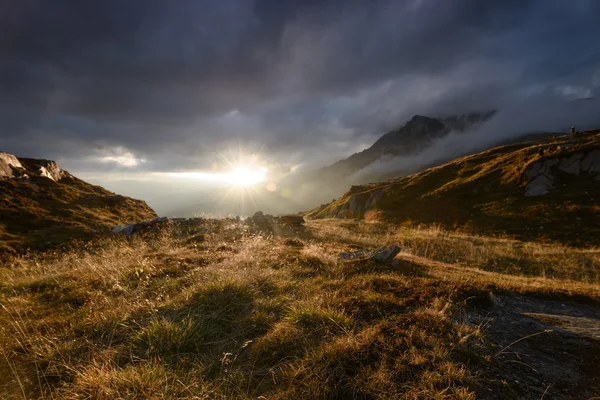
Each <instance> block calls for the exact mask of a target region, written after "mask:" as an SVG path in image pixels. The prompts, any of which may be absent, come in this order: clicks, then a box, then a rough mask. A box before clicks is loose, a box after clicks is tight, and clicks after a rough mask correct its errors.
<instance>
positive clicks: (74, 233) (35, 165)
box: [0, 153, 156, 252]
mask: <svg viewBox="0 0 600 400" xmlns="http://www.w3.org/2000/svg"><path fill="white" fill-rule="evenodd" d="M155 217H156V213H155V212H154V211H153V210H152V209H151V208H150V207H148V205H147V204H146V203H145V202H144V201H140V200H134V199H131V198H128V197H125V196H120V195H116V194H115V193H113V192H110V191H108V190H106V189H104V188H102V187H100V186H94V185H90V184H89V183H87V182H84V181H82V180H81V179H78V178H76V177H75V176H73V175H71V174H70V173H68V172H67V171H64V170H62V169H61V168H60V167H59V166H58V164H56V162H54V161H49V160H35V159H29V158H17V157H15V156H13V155H12V154H8V153H0V252H3V251H4V252H6V251H8V252H14V251H23V250H25V249H26V248H35V249H45V248H50V247H54V246H56V245H58V244H61V243H64V242H66V241H69V240H71V239H89V238H91V237H93V236H94V235H95V234H96V233H104V232H109V231H110V228H111V227H113V226H115V225H120V224H125V223H131V222H138V221H143V220H148V219H152V218H155Z"/></svg>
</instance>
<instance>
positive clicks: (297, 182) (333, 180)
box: [280, 111, 495, 206]
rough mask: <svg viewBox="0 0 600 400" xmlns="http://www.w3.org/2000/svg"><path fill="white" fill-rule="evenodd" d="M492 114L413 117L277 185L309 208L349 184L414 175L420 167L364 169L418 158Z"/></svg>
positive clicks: (429, 162)
mask: <svg viewBox="0 0 600 400" xmlns="http://www.w3.org/2000/svg"><path fill="white" fill-rule="evenodd" d="M494 114H495V111H488V112H482V113H471V114H463V115H458V116H452V117H446V118H430V117H426V116H422V115H415V116H413V117H412V118H411V119H410V120H409V121H407V122H406V123H405V124H404V125H403V126H402V127H399V128H398V129H394V130H392V131H389V132H387V133H385V134H384V135H383V136H381V137H380V138H379V139H378V140H377V141H376V142H375V143H374V144H373V145H372V146H371V147H369V148H367V149H365V150H363V151H361V152H359V153H355V154H352V155H351V156H350V157H348V158H346V159H343V160H340V161H337V162H335V163H334V164H332V165H329V166H327V167H323V168H320V169H316V170H311V171H306V172H303V173H299V174H296V175H290V176H289V177H287V178H285V179H283V180H282V181H281V182H280V184H281V186H284V187H288V188H292V189H293V190H294V192H295V193H297V196H296V197H295V198H296V199H297V200H298V202H301V203H302V204H311V206H312V205H313V204H315V203H318V202H322V201H326V200H328V199H331V198H332V197H337V196H339V195H340V194H341V193H343V191H344V190H345V188H347V187H348V185H350V184H357V183H364V182H370V181H371V182H373V181H378V180H383V179H389V178H391V177H395V176H396V177H397V176H400V175H406V174H410V173H414V172H416V171H418V170H420V169H422V168H423V165H419V166H415V167H402V168H400V167H398V168H392V170H391V171H389V170H386V171H385V172H383V171H379V170H378V169H377V168H373V169H372V170H371V171H368V170H367V169H365V168H367V167H370V166H372V165H373V164H374V163H376V162H378V161H385V162H388V161H390V160H392V159H394V158H395V157H402V156H414V155H415V154H419V153H420V152H421V151H423V150H425V149H427V148H428V147H429V146H431V145H432V144H433V143H434V142H435V141H436V140H438V139H440V138H443V137H444V136H446V135H448V134H449V133H450V132H455V133H462V132H466V131H469V130H470V129H474V128H476V127H478V126H480V125H481V124H482V123H484V122H485V121H487V120H488V119H490V118H491V117H492V116H493V115H494ZM426 161H427V165H426V166H433V165H436V164H438V163H441V162H445V161H448V159H443V160H440V159H432V160H426Z"/></svg>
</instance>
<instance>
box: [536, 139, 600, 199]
mask: <svg viewBox="0 0 600 400" xmlns="http://www.w3.org/2000/svg"><path fill="white" fill-rule="evenodd" d="M557 170H558V171H561V172H563V173H566V174H570V175H579V174H581V173H588V174H590V175H591V176H592V177H593V178H594V179H595V180H600V149H596V150H592V151H590V152H588V153H583V152H579V153H573V154H570V155H568V156H565V157H553V158H548V159H545V160H544V159H542V160H539V161H535V162H533V163H531V164H530V165H529V166H528V167H527V168H526V169H525V177H526V180H527V184H526V186H525V196H528V197H529V196H542V195H545V194H546V193H548V192H549V191H550V190H552V189H554V183H555V179H556V176H555V175H556V174H555V171H557Z"/></svg>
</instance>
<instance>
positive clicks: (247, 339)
mask: <svg viewBox="0 0 600 400" xmlns="http://www.w3.org/2000/svg"><path fill="white" fill-rule="evenodd" d="M311 231H312V234H307V235H306V236H305V237H301V238H287V239H286V238H278V237H262V236H255V235H252V234H249V233H247V232H245V231H244V229H243V226H242V225H241V224H239V223H237V222H235V221H206V222H205V223H204V224H203V225H198V226H197V227H195V228H194V229H193V230H192V231H191V232H187V233H185V234H183V233H182V232H175V231H173V232H162V233H161V234H157V235H155V236H153V237H146V238H135V239H133V240H126V239H123V238H121V239H106V240H103V241H100V242H98V243H95V244H93V245H90V246H88V248H84V249H79V250H73V251H71V252H69V253H64V254H63V253H49V254H45V255H37V256H31V257H13V258H10V259H8V260H7V262H6V263H5V264H4V265H3V266H2V267H1V268H0V304H1V306H2V307H1V310H0V397H1V398H3V399H81V398H86V399H183V398H198V399H204V398H206V399H209V398H210V399H215V398H217V399H218V398H223V399H225V398H228V399H229V398H239V399H245V398H248V399H250V398H253V399H256V398H267V399H289V398H307V399H308V398H310V399H320V398H322V399H326V398H327V399H332V398H364V399H375V398H386V399H387V398H422V399H430V398H438V399H473V398H476V397H477V396H478V390H480V388H481V387H482V385H492V386H493V385H495V383H494V382H487V381H486V380H485V378H483V377H482V376H480V375H479V373H478V371H479V369H480V368H481V367H482V366H490V365H493V350H492V349H490V347H489V345H488V344H487V343H486V341H485V335H484V333H483V331H482V330H481V328H480V327H479V326H477V325H473V324H467V323H465V322H464V321H462V320H460V319H459V318H457V315H459V314H460V313H462V312H464V311H466V310H468V309H469V308H470V307H473V306H474V304H475V306H477V307H480V306H483V307H485V306H486V302H488V301H489V297H490V291H491V290H500V289H502V290H514V291H521V292H523V293H525V292H527V293H529V292H531V293H537V294H538V295H539V294H544V293H546V294H550V295H551V294H553V293H562V294H564V295H570V294H573V293H576V294H579V295H582V296H588V297H589V298H590V299H591V300H592V301H593V300H594V299H597V298H599V297H600V296H599V295H598V292H597V291H596V292H593V290H592V288H593V285H590V284H586V283H584V280H582V282H572V281H561V280H550V279H547V277H546V278H543V277H540V278H536V279H532V278H527V277H515V276H513V275H508V274H505V275H501V274H497V273H494V272H486V271H479V270H477V269H473V268H469V267H466V266H463V264H465V265H466V264H468V263H470V262H471V260H480V261H478V262H479V264H478V265H477V266H478V267H480V268H482V269H490V270H491V268H486V267H485V265H487V264H486V263H487V262H489V260H491V259H492V258H493V257H494V255H495V254H508V253H502V251H504V250H501V249H503V247H502V246H508V244H502V243H503V242H502V241H498V244H497V245H496V244H493V243H494V242H493V241H490V245H493V246H497V247H496V250H494V251H491V252H489V253H483V250H481V251H479V250H476V249H477V248H478V245H476V244H473V245H472V247H468V246H466V245H465V248H464V249H463V250H461V251H460V252H458V253H456V254H458V255H459V256H460V257H463V259H462V261H461V262H459V263H456V262H455V261H452V265H448V264H443V263H442V262H441V261H444V262H448V261H451V260H449V259H444V258H443V257H444V256H443V255H444V254H446V253H445V251H444V250H443V249H444V248H443V246H446V247H448V246H450V247H451V246H452V245H451V244H449V243H453V241H454V242H455V243H462V242H463V241H467V238H466V237H461V236H453V235H449V234H445V233H443V232H439V233H435V232H434V231H419V230H411V231H406V230H401V231H396V230H394V229H393V227H390V226H384V225H367V224H353V223H339V224H338V223H336V224H334V223H327V222H319V223H313V224H311ZM399 239H402V242H403V244H404V246H405V251H409V252H410V253H412V254H408V253H405V254H403V255H402V257H401V264H400V265H399V266H395V267H393V268H392V267H390V266H388V265H382V264H375V263H368V262H367V263H365V262H360V261H358V262H348V263H346V262H344V263H338V262H337V260H336V255H337V252H339V251H341V250H348V249H351V248H356V247H363V248H364V247H375V246H378V245H380V244H383V243H388V242H390V243H391V242H394V241H398V240H399ZM482 240H483V239H482ZM427 241H429V244H428V245H427V244H426V242H427ZM507 243H508V242H507ZM411 246H412V247H411ZM531 246H532V247H531V249H530V250H529V248H528V247H527V246H525V248H527V249H528V250H525V251H522V254H525V255H523V256H522V258H524V259H525V258H527V257H529V258H527V259H531V260H533V258H534V257H535V256H536V255H537V254H539V253H540V252H541V251H540V250H539V249H538V250H535V251H537V252H538V253H536V252H534V249H536V247H535V245H531ZM424 248H427V249H429V250H427V257H428V258H424V257H420V256H421V255H423V254H421V253H420V252H423V251H424ZM506 248H507V250H505V251H506V252H508V248H509V247H506ZM570 251H571V250H568V251H567V253H569V252H570ZM480 253H481V254H480ZM511 254H514V253H511ZM520 254H521V253H520ZM541 254H542V256H543V257H546V256H544V253H543V252H541ZM589 254H590V257H591V255H592V254H594V253H593V252H590V253H589ZM453 257H458V256H456V255H453ZM569 257H571V258H569ZM573 257H574V256H573V255H565V258H564V259H565V260H566V259H575V258H573ZM594 257H595V256H594ZM547 259H548V260H549V261H550V260H551V259H552V257H551V256H550V255H548V256H547ZM435 260H439V261H435ZM553 265H555V264H553ZM577 265H578V264H572V265H571V266H570V267H569V268H572V269H575V268H577ZM555 268H558V266H556V267H555ZM419 271H421V272H422V273H418V272H419ZM557 271H558V269H557ZM560 271H562V272H561V273H565V274H566V273H567V271H570V272H569V273H570V274H572V276H571V278H572V277H574V276H578V275H577V273H575V271H574V270H573V271H572V270H571V269H568V270H567V269H565V270H563V269H561V270H560ZM502 272H510V271H502ZM557 273H558V272H557ZM578 273H579V274H582V272H581V271H579V272H578ZM581 276H584V275H581ZM504 278H506V281H502V279H504ZM474 298H475V299H478V301H476V302H475V303H473V301H472V299H474ZM261 396H262V397H261Z"/></svg>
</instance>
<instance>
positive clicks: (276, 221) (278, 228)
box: [246, 211, 306, 234]
mask: <svg viewBox="0 0 600 400" xmlns="http://www.w3.org/2000/svg"><path fill="white" fill-rule="evenodd" d="M304 222H305V221H304V217H303V216H301V215H282V216H278V217H275V216H272V215H268V214H266V215H265V214H264V213H263V212H262V211H257V212H256V213H254V215H253V216H251V217H248V218H247V219H246V223H247V224H248V225H249V226H250V227H251V228H253V229H255V230H259V231H266V232H274V233H276V234H279V233H283V231H285V230H288V231H293V232H303V231H305V230H306V226H304Z"/></svg>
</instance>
